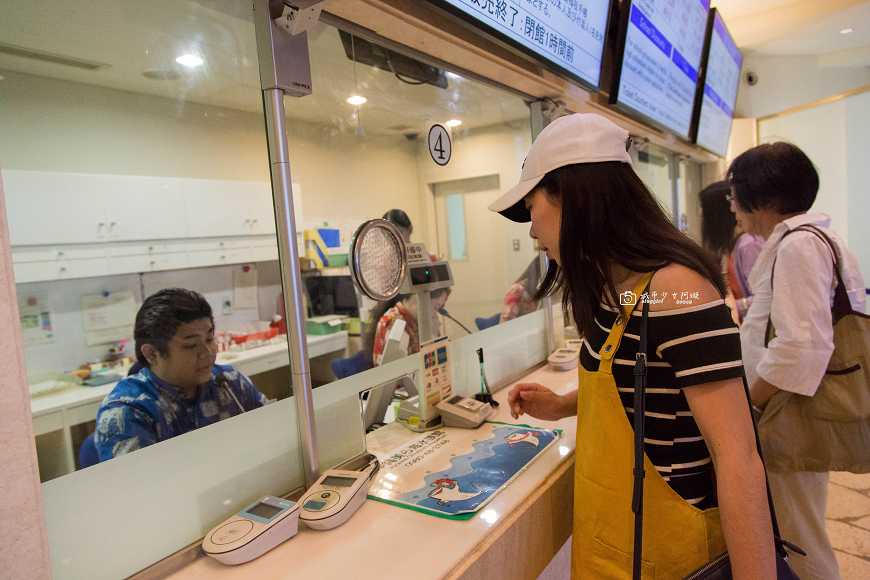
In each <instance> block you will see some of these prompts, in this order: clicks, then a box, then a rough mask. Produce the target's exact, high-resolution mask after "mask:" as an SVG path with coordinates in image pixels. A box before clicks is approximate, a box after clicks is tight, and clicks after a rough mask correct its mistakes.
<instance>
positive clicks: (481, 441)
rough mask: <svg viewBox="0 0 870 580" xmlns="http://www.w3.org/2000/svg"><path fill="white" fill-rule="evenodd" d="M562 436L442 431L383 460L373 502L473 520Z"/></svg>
mask: <svg viewBox="0 0 870 580" xmlns="http://www.w3.org/2000/svg"><path fill="white" fill-rule="evenodd" d="M560 435H561V431H559V430H548V429H538V428H534V427H529V426H525V425H523V426H520V425H507V424H503V423H490V422H486V423H484V424H483V425H481V426H480V427H479V428H477V429H456V428H451V427H443V428H440V429H436V430H435V431H430V432H428V433H423V434H422V435H420V436H418V437H416V438H415V439H413V440H411V441H410V442H408V443H406V444H404V445H402V446H401V447H398V448H396V449H394V450H393V451H391V452H390V453H387V454H385V455H384V456H383V457H380V461H381V469H380V471H379V472H378V475H377V477H376V478H375V480H374V481H373V482H372V484H371V487H370V488H369V498H370V499H374V500H377V501H382V502H385V503H389V504H393V505H397V506H400V507H404V508H407V509H413V510H416V511H420V512H423V513H428V514H431V515H435V516H438V517H444V518H450V519H469V518H471V517H473V516H474V514H475V513H477V512H478V511H479V510H480V509H481V508H483V507H484V506H485V505H486V504H487V503H489V501H490V500H491V499H492V498H494V497H495V496H496V495H497V494H498V493H499V492H500V491H501V490H502V489H504V488H505V487H506V486H507V485H508V484H509V483H510V482H511V481H513V480H514V479H515V478H516V477H517V476H518V475H520V474H521V473H522V472H523V471H525V469H526V468H527V467H528V466H529V465H530V464H531V463H532V462H533V461H534V460H535V459H537V458H538V457H539V456H540V455H541V453H543V452H544V451H545V450H546V449H548V448H549V447H550V446H551V445H553V443H555V442H556V441H557V440H558V439H559V436H560Z"/></svg>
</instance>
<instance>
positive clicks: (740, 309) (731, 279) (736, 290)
mask: <svg viewBox="0 0 870 580" xmlns="http://www.w3.org/2000/svg"><path fill="white" fill-rule="evenodd" d="M730 194H731V187H730V186H729V185H728V183H727V182H725V181H717V182H716V183H713V184H711V185H708V186H707V187H705V188H704V189H702V190H701V192H700V193H699V194H698V196H699V198H700V201H701V243H702V245H703V246H704V249H706V250H707V251H709V252H711V253H712V254H713V255H714V256H715V257H716V259H717V260H718V261H719V262H720V263H721V264H722V271H723V272H724V273H725V278H726V280H727V282H728V287H729V288H730V289H731V296H732V297H733V302H731V301H730V300H729V306H732V308H733V309H734V310H735V312H736V314H737V320H736V321H737V322H738V323H739V322H740V321H742V320H743V318H744V317H745V316H746V311H747V310H748V309H749V305H750V304H752V289H751V288H750V287H749V272H750V271H751V270H752V266H753V265H754V264H755V260H756V259H758V253H759V252H761V246H763V245H764V238H762V237H761V236H756V235H752V234H748V233H746V232H744V231H743V229H742V228H741V227H740V226H739V225H738V223H737V218H735V217H734V212H732V211H731V202H730V201H728V199H727V198H728V196H729V195H730Z"/></svg>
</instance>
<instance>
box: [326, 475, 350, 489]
mask: <svg viewBox="0 0 870 580" xmlns="http://www.w3.org/2000/svg"><path fill="white" fill-rule="evenodd" d="M354 483H356V478H354V477H336V476H334V475H328V476H326V477H325V478H324V479H323V482H322V485H331V486H333V487H351V486H352V485H353V484H354Z"/></svg>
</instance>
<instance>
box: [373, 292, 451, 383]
mask: <svg viewBox="0 0 870 580" xmlns="http://www.w3.org/2000/svg"><path fill="white" fill-rule="evenodd" d="M447 290H449V288H442V289H440V290H433V291H432V293H431V295H430V297H429V306H430V312H429V316H430V317H431V320H432V336H433V338H437V337H439V336H441V322H440V320H439V318H438V310H439V309H440V308H443V307H444V304H445V302H447V296H448V292H447ZM418 315H419V313H418V312H417V295H416V294H399V295H397V296H396V297H395V298H393V299H392V300H390V301H388V302H382V303H380V304H379V305H378V308H376V309H375V310H374V311H373V313H372V320H377V321H378V322H377V326H374V325H371V326H373V332H372V333H371V334H372V336H371V337H370V338H369V339H367V340H366V344H372V364H374V366H379V365H380V364H381V360H383V358H384V349H385V348H386V346H387V335H388V334H389V333H390V330H391V329H392V328H393V324H394V323H395V322H396V320H404V321H405V334H407V335H408V351H407V353H406V354H407V355H411V354H414V353H418V352H420V330H419V325H418V323H417V320H418V319H417V317H418Z"/></svg>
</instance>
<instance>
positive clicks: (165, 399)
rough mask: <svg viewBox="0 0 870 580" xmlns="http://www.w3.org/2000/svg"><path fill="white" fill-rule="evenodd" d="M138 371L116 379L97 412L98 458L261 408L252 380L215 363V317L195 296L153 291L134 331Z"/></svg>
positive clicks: (178, 290) (179, 291)
mask: <svg viewBox="0 0 870 580" xmlns="http://www.w3.org/2000/svg"><path fill="white" fill-rule="evenodd" d="M133 337H134V339H135V341H136V358H137V364H138V365H140V370H139V371H138V373H136V374H133V375H130V376H128V377H127V378H125V379H123V380H121V381H119V382H118V384H117V385H116V386H115V388H114V389H112V392H111V393H109V394H108V396H106V398H105V399H103V403H102V405H101V406H100V409H99V411H98V413H97V426H96V434H95V436H94V443H95V444H96V447H97V453H98V454H99V457H100V461H106V460H108V459H111V458H113V457H117V456H119V455H124V454H126V453H130V452H132V451H136V450H137V449H141V448H142V447H147V446H148V445H153V444H154V443H159V442H160V441H164V440H166V439H170V438H172V437H175V436H177V435H181V434H183V433H187V432H189V431H193V430H194V429H198V428H199V427H205V426H206V425H211V424H212V423H216V422H218V421H222V420H224V419H228V418H230V417H233V416H235V415H239V414H241V413H244V412H245V411H251V410H253V409H256V408H258V407H262V406H263V405H265V404H266V402H267V401H266V397H265V396H264V395H263V394H261V393H260V392H259V391H257V389H256V388H254V385H252V384H251V381H250V380H248V378H247V377H245V376H243V375H242V374H241V373H239V372H238V371H236V370H234V369H233V367H230V366H221V365H216V364H215V359H216V356H217V350H216V347H215V339H214V316H213V314H212V309H211V306H210V305H209V303H208V302H207V301H206V299H205V298H204V297H203V296H202V295H201V294H198V293H196V292H193V291H191V290H184V289H181V288H169V289H166V290H161V291H159V292H157V293H155V294H152V295H151V296H149V297H148V298H146V299H145V301H144V302H143V303H142V307H141V308H139V312H138V313H137V314H136V322H135V326H134V330H133Z"/></svg>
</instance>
